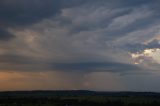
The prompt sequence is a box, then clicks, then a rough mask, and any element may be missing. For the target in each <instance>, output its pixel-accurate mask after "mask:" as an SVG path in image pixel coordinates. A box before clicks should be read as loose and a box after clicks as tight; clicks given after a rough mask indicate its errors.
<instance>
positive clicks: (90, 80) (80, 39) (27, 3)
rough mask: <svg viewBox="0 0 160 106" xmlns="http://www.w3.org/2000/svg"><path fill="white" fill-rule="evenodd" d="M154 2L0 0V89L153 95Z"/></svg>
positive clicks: (156, 59) (157, 64) (158, 70)
mask: <svg viewBox="0 0 160 106" xmlns="http://www.w3.org/2000/svg"><path fill="white" fill-rule="evenodd" d="M159 4H160V1H159V0H0V85H1V86H0V91H14V90H82V89H83V90H95V91H153V92H160V84H159V80H160V12H159V11H160V7H159Z"/></svg>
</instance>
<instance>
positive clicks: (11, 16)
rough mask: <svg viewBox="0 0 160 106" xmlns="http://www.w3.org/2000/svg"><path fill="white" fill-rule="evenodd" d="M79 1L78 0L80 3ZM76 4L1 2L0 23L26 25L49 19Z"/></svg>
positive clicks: (51, 0) (48, 0)
mask: <svg viewBox="0 0 160 106" xmlns="http://www.w3.org/2000/svg"><path fill="white" fill-rule="evenodd" d="M78 1H79V0H77V2H78ZM71 4H72V5H73V4H75V2H72V0H68V1H67V0H45V1H44V0H1V1H0V7H1V8H0V14H1V16H0V22H3V23H4V24H9V25H11V24H12V25H26V24H32V23H34V22H38V21H40V20H42V19H44V18H49V17H51V16H54V15H56V14H58V13H60V12H61V9H62V8H66V7H69V6H71Z"/></svg>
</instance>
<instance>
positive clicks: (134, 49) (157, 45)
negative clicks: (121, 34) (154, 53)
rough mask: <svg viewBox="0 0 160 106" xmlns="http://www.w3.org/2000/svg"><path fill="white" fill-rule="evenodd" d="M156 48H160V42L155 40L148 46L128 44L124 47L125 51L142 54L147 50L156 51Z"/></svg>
mask: <svg viewBox="0 0 160 106" xmlns="http://www.w3.org/2000/svg"><path fill="white" fill-rule="evenodd" d="M154 48H160V41H159V40H156V39H155V40H153V41H151V42H149V43H147V44H140V43H137V44H127V45H125V46H124V49H126V50H128V51H130V52H133V53H135V52H142V51H143V50H145V49H154Z"/></svg>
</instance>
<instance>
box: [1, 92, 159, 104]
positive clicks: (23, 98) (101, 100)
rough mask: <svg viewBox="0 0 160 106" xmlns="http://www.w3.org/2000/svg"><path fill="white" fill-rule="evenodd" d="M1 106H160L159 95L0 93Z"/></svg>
mask: <svg viewBox="0 0 160 106" xmlns="http://www.w3.org/2000/svg"><path fill="white" fill-rule="evenodd" d="M0 106H160V96H159V94H156V95H155V94H152V93H150V94H148V93H142V94H141V93H140V94H139V93H93V92H86V91H85V92H69V93H68V92H62V93H57V92H38V93H37V92H36V93H35V92H29V93H28V92H27V93H26V92H21V93H19V92H14V93H13V92H7V93H0Z"/></svg>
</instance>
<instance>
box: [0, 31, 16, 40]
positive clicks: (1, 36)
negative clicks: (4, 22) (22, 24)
mask: <svg viewBox="0 0 160 106" xmlns="http://www.w3.org/2000/svg"><path fill="white" fill-rule="evenodd" d="M13 37H14V35H13V34H11V33H9V32H8V31H6V30H3V29H0V40H4V41H6V40H7V41H8V40H9V39H11V38H13Z"/></svg>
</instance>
